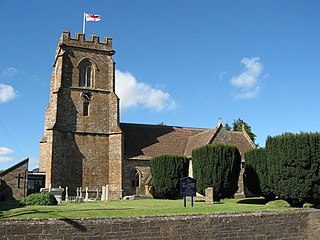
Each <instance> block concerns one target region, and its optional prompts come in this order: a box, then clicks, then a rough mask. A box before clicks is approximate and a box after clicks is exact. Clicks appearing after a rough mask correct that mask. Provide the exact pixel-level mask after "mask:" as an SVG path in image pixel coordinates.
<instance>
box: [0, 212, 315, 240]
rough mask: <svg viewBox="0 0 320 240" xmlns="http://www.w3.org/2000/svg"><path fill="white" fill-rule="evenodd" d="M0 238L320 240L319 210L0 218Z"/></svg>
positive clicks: (69, 239)
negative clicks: (144, 215)
mask: <svg viewBox="0 0 320 240" xmlns="http://www.w3.org/2000/svg"><path fill="white" fill-rule="evenodd" d="M0 239H25V240H28V239H30V240H31V239H32V240H33V239H56V240H57V239H68V240H72V239H95V240H97V239H170V240H171V239H181V240H182V239H183V240H188V239H196V240H198V239H228V240H232V239H233V240H240V239H250V240H253V239H259V240H260V239H272V240H273V239H295V240H297V239H301V240H302V239H303V240H305V239H312V240H316V239H320V211H319V210H295V211H287V212H258V213H230V214H212V215H183V216H180V215H175V216H159V217H130V218H112V219H27V220H0Z"/></svg>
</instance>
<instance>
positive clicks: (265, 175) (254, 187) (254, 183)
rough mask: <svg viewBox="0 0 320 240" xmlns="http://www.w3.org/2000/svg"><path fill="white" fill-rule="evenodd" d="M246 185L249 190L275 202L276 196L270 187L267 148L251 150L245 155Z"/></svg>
mask: <svg viewBox="0 0 320 240" xmlns="http://www.w3.org/2000/svg"><path fill="white" fill-rule="evenodd" d="M244 159H245V160H246V167H245V184H246V186H247V188H248V190H249V191H250V192H251V193H253V194H255V195H258V196H263V197H264V198H265V199H266V200H268V201H269V200H273V199H274V198H275V195H274V193H273V190H272V188H271V186H270V182H269V172H268V161H267V151H266V149H265V148H257V149H251V150H249V151H248V152H246V153H245V155H244Z"/></svg>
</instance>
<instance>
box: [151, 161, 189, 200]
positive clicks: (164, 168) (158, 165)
mask: <svg viewBox="0 0 320 240" xmlns="http://www.w3.org/2000/svg"><path fill="white" fill-rule="evenodd" d="M150 168H151V175H152V182H153V186H154V188H155V191H156V193H155V194H156V197H159V198H166V199H174V198H175V197H177V196H180V194H179V193H180V178H182V177H187V176H188V170H189V160H188V159H187V158H186V157H184V156H179V155H160V156H157V157H154V158H152V159H151V161H150Z"/></svg>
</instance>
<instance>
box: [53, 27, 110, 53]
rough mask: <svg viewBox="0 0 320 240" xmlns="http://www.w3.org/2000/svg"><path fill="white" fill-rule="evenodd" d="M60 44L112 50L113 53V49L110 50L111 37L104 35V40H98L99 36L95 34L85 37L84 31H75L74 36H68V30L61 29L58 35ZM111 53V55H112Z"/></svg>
mask: <svg viewBox="0 0 320 240" xmlns="http://www.w3.org/2000/svg"><path fill="white" fill-rule="evenodd" d="M59 45H60V46H64V45H67V46H72V47H79V48H89V49H95V50H101V51H112V52H113V54H114V50H112V38H110V37H105V38H104V41H100V39H99V36H97V35H90V39H89V40H86V39H85V34H84V33H76V37H75V38H72V37H70V32H69V31H63V32H62V35H61V37H60V42H59ZM113 54H112V55H113Z"/></svg>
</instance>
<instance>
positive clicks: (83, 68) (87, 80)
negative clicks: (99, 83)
mask: <svg viewBox="0 0 320 240" xmlns="http://www.w3.org/2000/svg"><path fill="white" fill-rule="evenodd" d="M79 86H80V87H91V86H92V64H91V62H89V61H88V60H85V61H83V62H82V63H81V64H80V75H79Z"/></svg>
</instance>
